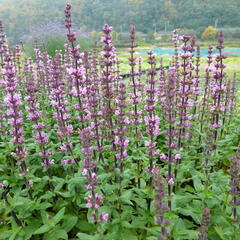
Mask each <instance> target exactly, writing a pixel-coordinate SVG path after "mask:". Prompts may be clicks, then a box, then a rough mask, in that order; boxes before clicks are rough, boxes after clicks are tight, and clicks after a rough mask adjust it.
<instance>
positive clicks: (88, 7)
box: [0, 0, 240, 42]
mask: <svg viewBox="0 0 240 240" xmlns="http://www.w3.org/2000/svg"><path fill="white" fill-rule="evenodd" d="M65 2H66V1H65V0H51V1H47V0H32V1H29V0H2V1H0V19H1V20H4V22H5V25H6V31H7V34H9V35H10V37H11V39H13V40H14V41H15V42H16V41H19V37H20V36H21V37H23V35H30V34H31V29H32V28H36V29H39V30H41V26H42V25H44V24H48V23H52V22H61V23H62V22H63V21H62V9H63V8H64V4H65ZM71 3H72V4H73V6H74V8H75V13H74V16H73V17H74V22H75V24H76V25H77V27H78V28H79V27H81V28H82V27H84V26H85V27H86V29H87V30H88V31H93V30H95V31H100V30H101V27H102V26H103V25H104V24H105V23H108V22H111V23H112V25H113V27H114V29H115V31H117V32H123V31H128V26H129V25H130V24H135V25H136V28H137V30H138V31H140V32H144V33H148V32H156V31H157V32H159V31H165V30H167V31H171V30H172V29H174V28H184V29H186V28H187V29H193V30H194V31H196V32H195V34H198V33H199V36H201V33H202V32H203V30H204V29H205V28H206V27H208V26H215V27H216V26H217V27H219V28H223V27H228V28H232V27H234V28H239V27H240V26H239V23H240V16H239V14H238V13H239V11H240V2H239V0H228V1H224V0H104V1H102V0H91V1H89V0H71ZM234 34H236V31H234V32H233V35H234ZM237 35H238V38H239V34H237Z"/></svg>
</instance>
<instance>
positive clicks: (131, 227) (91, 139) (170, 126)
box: [0, 4, 240, 240]
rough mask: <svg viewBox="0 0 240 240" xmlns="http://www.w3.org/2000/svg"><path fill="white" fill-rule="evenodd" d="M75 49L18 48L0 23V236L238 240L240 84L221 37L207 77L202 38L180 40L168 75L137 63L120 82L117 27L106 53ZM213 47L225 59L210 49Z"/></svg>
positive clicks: (71, 36) (157, 66)
mask: <svg viewBox="0 0 240 240" xmlns="http://www.w3.org/2000/svg"><path fill="white" fill-rule="evenodd" d="M71 17H72V16H71V5H69V4H67V5H66V9H65V27H66V36H67V42H66V44H65V50H64V51H58V50H57V51H56V54H55V56H53V57H52V56H50V55H49V54H48V52H47V51H46V50H44V49H43V50H40V49H38V48H37V46H36V48H35V49H34V52H35V60H34V61H33V60H32V59H31V58H27V57H25V59H23V58H24V48H22V47H21V46H19V45H17V46H16V47H15V48H13V49H12V48H9V46H8V42H7V39H6V35H5V34H4V31H3V26H2V25H0V33H1V34H0V60H1V65H0V67H1V74H0V133H1V135H0V150H1V151H0V173H1V175H0V196H1V202H0V214H1V215H0V217H1V222H0V223H1V225H0V238H1V239H9V240H27V239H33V240H57V239H59V240H60V239H71V240H74V239H81V240H94V239H95V240H97V239H98V240H103V239H104V240H113V239H114V240H118V239H119V240H120V239H122V240H125V239H129V240H130V239H131V240H156V239H161V240H163V239H174V240H181V239H182V240H183V239H188V240H190V239H200V240H206V239H209V240H221V239H222V240H223V239H224V240H230V239H231V240H238V239H239V236H240V228H239V219H240V209H239V205H240V179H239V178H240V158H239V154H240V149H239V148H240V146H239V140H240V134H239V123H240V121H239V108H238V101H237V100H238V98H237V93H238V92H237V85H238V84H237V77H236V75H234V76H230V75H229V74H228V73H227V70H226V69H227V66H226V65H225V64H224V61H225V59H226V58H227V56H226V55H225V54H224V35H223V32H219V33H218V40H217V45H216V46H215V47H212V46H209V49H208V56H207V58H206V64H205V66H204V67H205V68H204V70H203V71H200V69H201V66H200V47H199V46H198V45H197V44H196V39H195V37H194V36H190V35H181V36H180V35H179V34H178V31H177V30H174V31H173V35H172V40H173V46H174V48H175V55H174V56H173V57H172V58H171V61H170V62H169V67H168V68H164V67H163V64H162V62H158V61H157V60H156V56H155V55H154V54H153V53H152V52H149V53H148V65H149V68H148V70H147V72H146V74H145V73H144V72H143V71H142V58H138V59H136V57H135V47H136V43H135V37H136V36H135V33H136V32H135V27H134V26H133V25H131V28H130V38H129V43H130V44H129V45H130V51H129V57H128V60H129V67H130V72H129V74H128V78H127V79H122V77H121V76H120V75H119V71H120V69H119V61H118V57H117V54H116V51H115V48H114V45H113V41H112V35H111V34H112V27H110V26H109V25H104V27H103V35H102V38H101V42H102V50H101V52H98V51H97V49H96V48H94V49H92V50H91V51H81V47H80V46H79V45H77V44H76V40H77V39H76V33H75V32H74V31H72V19H71ZM214 49H216V54H213V50H214Z"/></svg>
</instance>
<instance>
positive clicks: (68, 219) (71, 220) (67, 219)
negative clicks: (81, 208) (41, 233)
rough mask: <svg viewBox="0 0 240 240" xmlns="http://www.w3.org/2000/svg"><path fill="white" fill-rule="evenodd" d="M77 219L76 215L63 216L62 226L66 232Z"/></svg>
mask: <svg viewBox="0 0 240 240" xmlns="http://www.w3.org/2000/svg"><path fill="white" fill-rule="evenodd" d="M77 220H78V217H77V216H71V215H68V216H65V218H64V222H63V225H62V228H63V229H64V230H65V231H66V232H70V231H71V230H72V228H73V227H74V226H75V225H76V223H77Z"/></svg>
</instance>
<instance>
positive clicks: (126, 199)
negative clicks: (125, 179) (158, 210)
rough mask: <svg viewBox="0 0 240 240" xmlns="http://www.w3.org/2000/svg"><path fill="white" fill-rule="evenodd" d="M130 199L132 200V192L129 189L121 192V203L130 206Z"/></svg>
mask: <svg viewBox="0 0 240 240" xmlns="http://www.w3.org/2000/svg"><path fill="white" fill-rule="evenodd" d="M131 198H132V190H131V189H130V190H126V191H125V192H123V194H122V195H121V196H120V198H119V200H120V201H122V202H123V203H127V204H130V205H132V204H133V203H132V202H131V201H130V199H131Z"/></svg>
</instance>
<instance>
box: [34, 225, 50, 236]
mask: <svg viewBox="0 0 240 240" xmlns="http://www.w3.org/2000/svg"><path fill="white" fill-rule="evenodd" d="M50 229H51V226H50V225H47V224H45V225H43V226H41V227H40V228H39V229H37V230H36V231H35V232H34V235H36V234H43V233H46V232H48V231H49V230H50Z"/></svg>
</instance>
